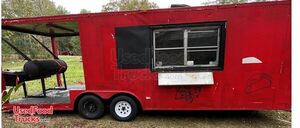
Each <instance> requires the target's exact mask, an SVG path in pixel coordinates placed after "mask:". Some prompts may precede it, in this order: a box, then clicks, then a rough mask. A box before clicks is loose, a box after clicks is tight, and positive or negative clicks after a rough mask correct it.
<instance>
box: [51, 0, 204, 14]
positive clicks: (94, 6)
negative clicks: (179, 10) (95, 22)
mask: <svg viewBox="0 0 300 128" xmlns="http://www.w3.org/2000/svg"><path fill="white" fill-rule="evenodd" d="M52 1H53V2H54V3H55V4H56V6H58V5H61V6H63V7H64V8H65V9H67V10H68V11H70V13H71V14H76V13H79V12H80V10H81V9H86V10H89V11H92V12H100V11H101V10H102V5H105V4H107V3H108V2H109V0H52ZM149 1H150V2H154V3H156V4H157V5H158V6H159V8H169V7H170V5H171V4H187V5H190V6H200V5H202V4H201V3H203V2H205V1H207V0H149Z"/></svg>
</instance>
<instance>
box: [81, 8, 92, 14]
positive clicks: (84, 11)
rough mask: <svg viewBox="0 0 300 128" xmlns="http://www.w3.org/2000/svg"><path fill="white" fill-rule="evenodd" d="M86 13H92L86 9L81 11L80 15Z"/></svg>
mask: <svg viewBox="0 0 300 128" xmlns="http://www.w3.org/2000/svg"><path fill="white" fill-rule="evenodd" d="M84 13H91V11H89V10H86V9H81V10H80V14H84Z"/></svg>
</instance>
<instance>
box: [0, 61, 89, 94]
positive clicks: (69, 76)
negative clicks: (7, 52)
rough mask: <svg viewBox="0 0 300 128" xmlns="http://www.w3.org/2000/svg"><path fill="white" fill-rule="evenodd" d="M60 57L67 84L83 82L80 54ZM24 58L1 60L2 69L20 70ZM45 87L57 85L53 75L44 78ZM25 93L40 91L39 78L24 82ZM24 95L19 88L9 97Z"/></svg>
mask: <svg viewBox="0 0 300 128" xmlns="http://www.w3.org/2000/svg"><path fill="white" fill-rule="evenodd" d="M59 58H60V59H62V60H64V61H65V62H66V63H67V65H68V69H67V71H66V72H65V75H66V81H67V85H68V86H69V85H72V84H84V75H83V65H82V61H81V56H59ZM24 63H26V61H24V60H15V61H7V62H6V61H3V62H2V70H6V69H9V70H22V68H23V65H24ZM45 83H46V88H53V87H56V86H57V83H56V77H55V75H53V76H51V77H49V78H46V79H45ZM26 85H27V93H28V95H32V94H35V93H39V92H42V86H41V81H40V80H33V81H28V82H26ZM23 96H24V93H23V89H22V88H19V89H18V91H17V92H14V93H13V94H12V95H11V99H17V98H21V97H23Z"/></svg>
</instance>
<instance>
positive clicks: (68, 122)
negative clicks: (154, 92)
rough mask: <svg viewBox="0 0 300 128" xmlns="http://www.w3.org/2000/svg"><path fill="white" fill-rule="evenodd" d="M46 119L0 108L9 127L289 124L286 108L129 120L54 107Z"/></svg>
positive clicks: (152, 114)
mask: <svg viewBox="0 0 300 128" xmlns="http://www.w3.org/2000/svg"><path fill="white" fill-rule="evenodd" d="M42 118H45V119H47V120H48V122H47V123H45V122H43V123H18V122H15V121H14V118H13V114H12V112H2V126H3V127H7V128H11V127H31V128H32V127H70V128H73V127H75V128H80V127H90V128H94V127H125V128H135V127H136V128H138V127H146V128H163V127H168V128H177V127H178V128H182V127H205V128H223V127H227V128H247V127H249V128H277V127H278V128H281V127H284V128H285V127H291V112H287V111H147V112H143V113H141V114H139V115H138V117H137V118H136V119H135V120H134V121H131V122H118V121H115V120H114V119H113V118H112V117H111V116H110V114H109V113H106V114H105V116H104V117H102V118H101V119H98V120H86V119H82V118H81V117H80V116H79V115H78V114H76V113H75V112H64V111H55V112H54V115H51V116H44V117H42Z"/></svg>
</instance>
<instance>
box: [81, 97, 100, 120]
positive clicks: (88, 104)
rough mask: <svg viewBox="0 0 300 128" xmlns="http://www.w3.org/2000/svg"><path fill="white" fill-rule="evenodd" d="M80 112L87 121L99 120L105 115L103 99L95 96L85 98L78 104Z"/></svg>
mask: <svg viewBox="0 0 300 128" xmlns="http://www.w3.org/2000/svg"><path fill="white" fill-rule="evenodd" d="M77 108H78V112H79V114H80V116H82V117H83V118H85V119H98V118H100V117H102V116H103V115H104V105H103V102H102V101H101V99H99V98H98V97H96V96H93V95H86V96H83V97H82V98H81V99H80V100H79V102H78V106H77Z"/></svg>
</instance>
